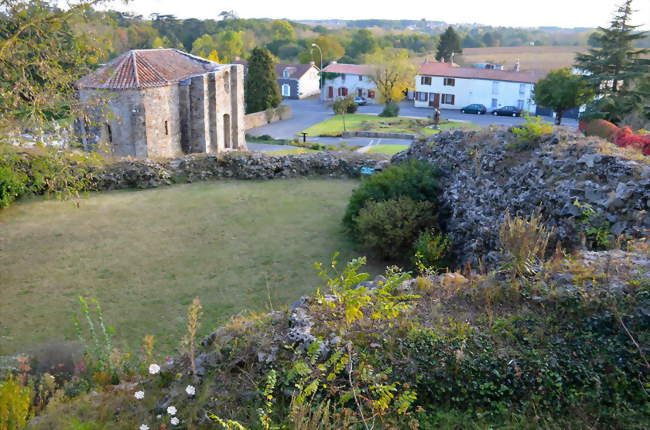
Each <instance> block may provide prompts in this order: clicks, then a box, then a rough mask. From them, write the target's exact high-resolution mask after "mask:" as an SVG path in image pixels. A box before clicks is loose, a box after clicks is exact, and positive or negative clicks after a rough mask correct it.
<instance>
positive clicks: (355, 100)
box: [354, 97, 368, 106]
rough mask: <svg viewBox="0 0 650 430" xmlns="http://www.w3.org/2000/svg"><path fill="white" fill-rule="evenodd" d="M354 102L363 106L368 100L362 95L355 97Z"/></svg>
mask: <svg viewBox="0 0 650 430" xmlns="http://www.w3.org/2000/svg"><path fill="white" fill-rule="evenodd" d="M354 102H355V103H356V104H357V105H359V106H365V105H367V104H368V100H366V99H365V98H364V97H355V98H354Z"/></svg>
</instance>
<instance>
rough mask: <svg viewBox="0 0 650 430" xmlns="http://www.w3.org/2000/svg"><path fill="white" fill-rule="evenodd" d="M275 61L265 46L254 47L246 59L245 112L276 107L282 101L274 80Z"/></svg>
mask: <svg viewBox="0 0 650 430" xmlns="http://www.w3.org/2000/svg"><path fill="white" fill-rule="evenodd" d="M276 79H277V77H276V75H275V62H274V61H273V57H272V56H271V53H270V52H269V51H268V50H267V49H266V48H255V49H253V51H252V52H251V56H250V58H249V60H248V75H247V76H246V88H245V91H244V96H245V98H246V113H253V112H260V111H263V110H266V109H269V108H276V107H278V106H279V105H280V102H282V96H280V89H279V88H278V84H277V81H276Z"/></svg>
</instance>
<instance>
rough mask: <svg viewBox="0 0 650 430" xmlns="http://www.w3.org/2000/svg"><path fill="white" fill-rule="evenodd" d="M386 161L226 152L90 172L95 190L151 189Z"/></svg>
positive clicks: (351, 170)
mask: <svg viewBox="0 0 650 430" xmlns="http://www.w3.org/2000/svg"><path fill="white" fill-rule="evenodd" d="M388 164H389V162H388V160H385V159H379V158H376V157H373V156H371V155H365V154H355V153H341V154H338V153H337V154H332V153H327V152H319V153H313V154H298V155H286V156H268V155H263V154H262V153H249V152H229V153H225V154H220V155H205V154H192V155H187V156H184V157H182V158H177V159H172V160H165V161H153V160H123V161H119V162H117V163H114V164H110V165H108V166H105V167H103V168H101V169H97V170H96V171H95V172H93V177H94V179H95V181H96V187H95V188H96V189H97V190H111V189H121V188H155V187H159V186H162V185H170V184H173V183H184V182H195V181H201V180H208V179H279V178H293V177H302V176H326V177H332V178H354V177H358V176H360V171H361V168H362V167H370V168H384V167H385V166H387V165H388Z"/></svg>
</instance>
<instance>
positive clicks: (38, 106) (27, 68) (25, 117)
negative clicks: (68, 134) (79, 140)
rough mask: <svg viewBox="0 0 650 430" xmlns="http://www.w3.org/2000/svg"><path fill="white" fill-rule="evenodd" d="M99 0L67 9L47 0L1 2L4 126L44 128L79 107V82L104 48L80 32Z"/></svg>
mask: <svg viewBox="0 0 650 430" xmlns="http://www.w3.org/2000/svg"><path fill="white" fill-rule="evenodd" d="M97 3H98V2H96V1H72V2H70V3H68V7H67V8H66V9H65V10H63V9H59V8H57V7H56V4H57V3H56V2H54V1H52V2H50V1H46V0H28V1H24V0H2V3H0V4H1V6H0V128H4V127H14V126H19V127H41V126H43V125H45V124H46V122H47V121H49V120H51V119H53V118H60V117H63V116H73V115H74V111H76V110H77V109H80V106H79V105H78V103H77V101H76V97H75V95H76V91H75V88H74V82H75V81H76V80H77V79H79V78H80V77H81V76H83V75H84V74H86V73H87V72H88V71H89V70H90V68H91V67H92V66H93V65H94V64H97V63H98V62H99V60H100V58H101V56H102V50H101V47H100V46H98V45H97V44H96V42H95V41H94V40H93V39H92V37H90V36H89V35H87V34H85V33H84V34H79V33H77V32H75V29H74V25H75V24H76V23H83V22H85V21H86V19H87V17H88V13H89V11H90V10H91V9H90V8H91V6H92V5H95V4H97Z"/></svg>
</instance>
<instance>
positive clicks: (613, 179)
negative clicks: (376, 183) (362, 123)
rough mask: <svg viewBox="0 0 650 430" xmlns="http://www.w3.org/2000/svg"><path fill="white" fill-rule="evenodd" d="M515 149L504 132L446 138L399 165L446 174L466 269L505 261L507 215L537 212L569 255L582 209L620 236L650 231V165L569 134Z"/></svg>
mask: <svg viewBox="0 0 650 430" xmlns="http://www.w3.org/2000/svg"><path fill="white" fill-rule="evenodd" d="M514 143H515V136H514V135H513V134H512V133H511V132H509V131H508V130H506V129H503V128H502V129H496V130H490V131H481V132H462V131H455V132H443V133H441V134H439V135H437V136H434V137H432V138H430V139H429V140H428V141H427V142H415V143H413V145H412V146H411V148H410V149H409V150H408V151H405V152H402V153H400V154H397V155H396V156H395V157H393V161H394V162H400V161H403V160H405V159H408V158H417V159H420V160H425V161H428V162H431V163H433V164H435V165H436V166H438V167H439V168H440V171H441V179H440V185H441V190H442V194H441V200H442V205H443V208H444V210H445V211H446V212H447V214H448V215H447V219H446V230H447V231H448V232H449V235H450V237H451V239H452V240H453V243H454V247H453V249H454V253H455V255H456V257H457V259H458V261H459V262H460V263H463V262H467V261H469V262H472V263H477V262H478V260H479V258H482V259H483V262H484V263H486V264H487V265H488V266H490V265H493V264H494V263H496V262H497V261H499V259H500V254H499V243H498V229H499V226H500V225H501V223H502V220H503V217H504V214H505V213H506V211H510V213H511V214H513V215H521V216H528V215H530V214H532V213H534V212H535V211H536V210H538V209H539V210H540V211H541V213H542V215H543V217H544V219H545V220H546V223H547V224H548V225H549V226H551V227H553V228H554V229H555V231H556V238H557V239H559V240H560V241H561V242H562V244H563V245H564V246H568V247H571V246H577V245H579V244H580V225H579V222H578V218H579V217H580V215H581V213H582V209H580V208H578V207H577V206H576V205H575V204H574V202H576V201H577V202H579V203H580V204H588V205H590V206H591V207H592V208H593V209H594V210H595V211H596V212H597V213H598V214H601V215H602V216H604V217H605V219H606V220H607V222H608V223H609V226H610V230H611V234H612V235H614V236H618V235H627V236H631V237H640V236H643V235H644V230H646V231H647V229H650V215H649V214H648V212H649V211H650V159H648V157H646V158H644V157H643V156H642V155H639V154H636V153H634V152H628V151H623V150H620V149H619V148H617V147H615V146H614V145H612V144H610V143H609V142H605V141H603V140H600V139H598V138H584V137H582V135H579V134H576V133H574V132H570V131H568V130H565V129H556V132H555V133H554V134H552V135H549V136H547V137H546V138H545V139H544V140H543V141H542V142H541V143H540V144H539V145H538V146H537V147H536V148H535V149H533V150H528V151H518V150H516V149H513V147H512V145H513V144H514Z"/></svg>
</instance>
